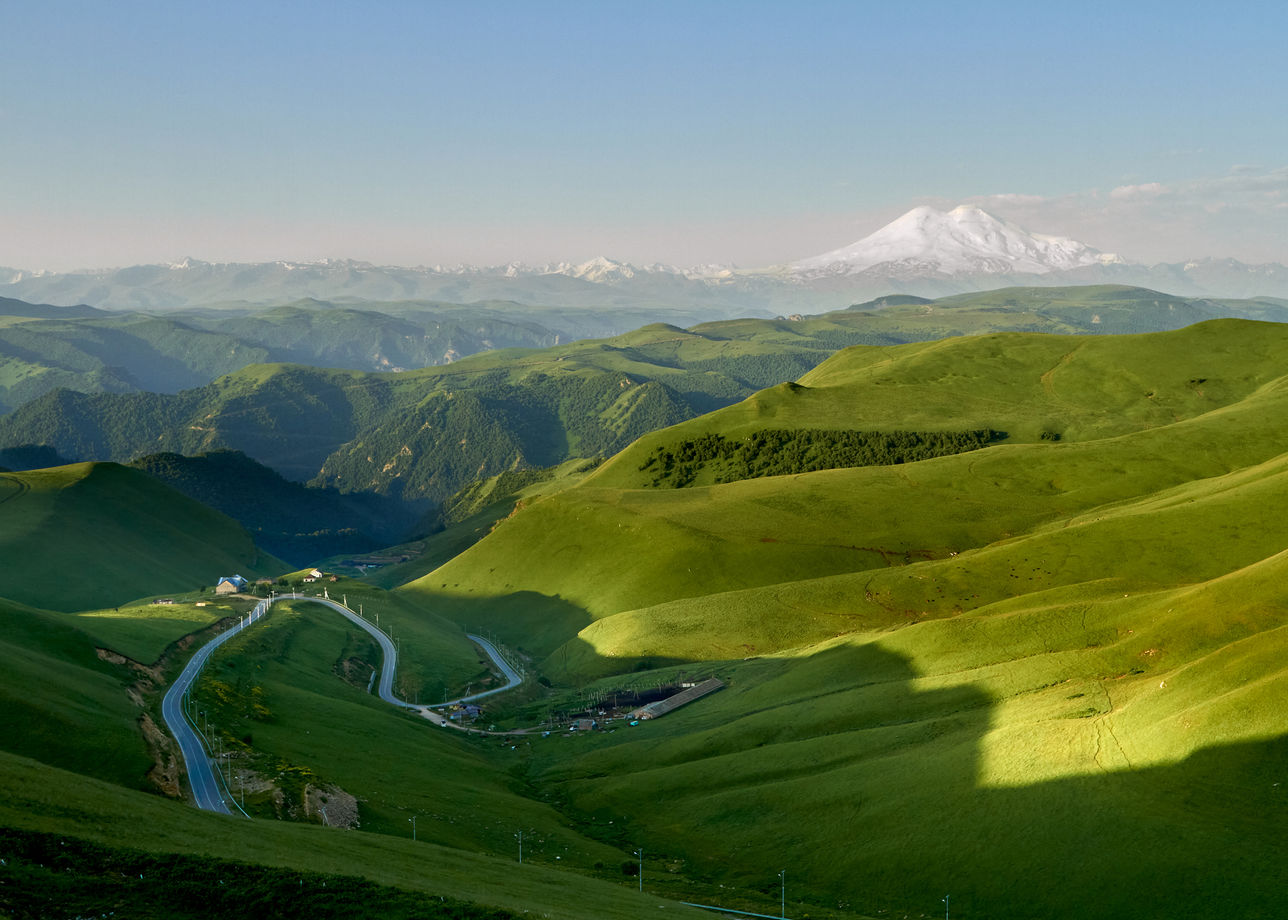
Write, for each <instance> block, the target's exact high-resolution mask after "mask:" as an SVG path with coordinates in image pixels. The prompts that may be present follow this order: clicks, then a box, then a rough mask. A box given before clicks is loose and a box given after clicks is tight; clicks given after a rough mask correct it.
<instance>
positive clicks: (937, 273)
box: [0, 206, 1288, 322]
mask: <svg viewBox="0 0 1288 920" xmlns="http://www.w3.org/2000/svg"><path fill="white" fill-rule="evenodd" d="M1103 283H1112V284H1129V285H1135V286H1138V287H1148V288H1153V289H1156V290H1164V291H1168V292H1170V293H1174V294H1180V295H1185V296H1212V297H1254V296H1272V297H1273V296H1279V297H1282V296H1288V266H1284V265H1282V264H1279V263H1266V264H1260V265H1249V264H1245V263H1243V262H1239V261H1237V260H1234V259H1198V260H1194V261H1188V262H1175V263H1159V264H1155V265H1144V264H1140V263H1133V262H1129V261H1127V260H1125V259H1123V258H1121V257H1119V256H1117V255H1114V254H1110V253H1103V252H1100V251H1098V250H1096V249H1094V248H1092V247H1090V246H1088V245H1086V244H1085V243H1081V242H1078V241H1077V240H1072V239H1067V238H1064V237H1058V236H1050V235H1045V234H1040V233H1032V232H1030V231H1028V230H1026V229H1024V228H1023V227H1020V226H1017V225H1015V224H1013V223H1010V222H1009V221H1005V220H1002V219H1000V218H997V217H995V216H993V215H992V214H989V213H988V212H986V211H983V210H981V209H980V208H977V207H972V206H961V207H957V208H954V209H953V210H951V211H940V210H937V209H935V208H930V207H918V208H914V209H913V210H911V211H909V212H908V213H906V214H904V215H903V216H902V217H900V218H898V219H897V220H895V221H892V222H891V223H889V224H887V225H886V226H884V227H882V228H881V229H879V230H877V231H876V232H875V233H872V234H870V235H868V236H866V237H864V238H863V239H861V240H858V241H857V242H855V243H852V244H851V245H849V246H845V247H842V248H840V249H835V250H832V251H830V252H826V253H823V254H821V255H817V256H813V257H811V258H806V259H800V260H798V261H796V262H792V263H790V264H784V265H780V266H773V267H769V268H761V269H740V268H736V267H733V266H720V265H705V266H699V267H695V268H687V269H682V268H677V267H675V266H670V265H661V264H655V265H648V266H639V265H632V264H629V263H626V262H617V261H614V260H612V259H608V258H604V257H600V258H596V259H591V260H590V261H587V262H580V263H573V262H558V263H551V264H547V265H542V266H530V265H525V264H523V263H519V262H512V263H509V264H506V265H494V266H484V267H479V266H472V265H460V266H456V267H450V268H449V267H444V266H441V265H436V266H429V267H427V266H419V267H415V268H405V267H399V266H389V265H373V264H371V263H367V262H357V261H353V260H349V259H340V260H331V259H325V260H322V261H319V262H283V261H279V262H262V263H235V262H227V263H212V262H202V261H199V260H197V259H184V260H183V261H182V262H176V263H172V264H164V265H136V266H132V267H129V268H112V269H99V270H92V271H78V272H67V273H54V272H28V271H21V270H18V269H4V268H0V292H2V293H4V294H7V295H9V296H12V297H16V298H20V299H22V300H26V301H42V302H45V303H50V304H57V305H73V304H90V305H92V306H95V307H99V308H106V309H114V310H121V309H132V310H158V309H167V310H169V309H181V308H186V307H192V306H210V305H236V306H242V307H245V306H247V305H276V304H282V303H291V302H294V301H297V300H300V299H302V298H316V299H319V300H329V301H340V302H350V303H358V302H371V301H382V302H390V301H403V300H438V301H450V302H453V303H458V304H461V303H473V302H477V301H497V300H504V301H512V302H514V303H518V304H524V305H530V306H560V307H564V308H568V309H585V310H593V311H598V312H601V313H602V312H608V311H613V310H632V311H640V310H647V309H653V310H656V311H658V313H659V315H658V316H656V317H654V319H656V320H664V321H670V322H674V319H673V318H671V317H668V316H664V315H661V314H662V313H663V312H665V311H675V310H683V311H685V312H686V314H687V316H686V319H687V320H688V321H689V322H696V321H702V320H715V319H722V318H729V317H733V316H766V315H773V314H774V313H786V312H800V311H811V310H827V309H839V308H842V307H846V306H849V305H850V304H853V303H856V302H859V301H864V300H871V299H873V298H876V297H879V296H881V295H883V294H891V293H904V294H915V295H918V296H923V297H943V296H947V295H950V294H961V293H969V292H972V291H981V290H988V289H992V288H997V287H1001V286H1004V285H1017V286H1018V285H1025V286H1033V285H1038V286H1063V285H1069V284H1103Z"/></svg>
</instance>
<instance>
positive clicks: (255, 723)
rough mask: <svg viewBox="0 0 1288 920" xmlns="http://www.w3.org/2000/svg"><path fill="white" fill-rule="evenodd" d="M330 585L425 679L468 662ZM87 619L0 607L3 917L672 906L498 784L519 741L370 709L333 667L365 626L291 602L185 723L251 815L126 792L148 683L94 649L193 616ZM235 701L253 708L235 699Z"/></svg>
mask: <svg viewBox="0 0 1288 920" xmlns="http://www.w3.org/2000/svg"><path fill="white" fill-rule="evenodd" d="M333 587H337V591H343V590H348V589H349V588H354V589H355V590H356V591H365V592H367V593H366V594H362V595H359V596H358V597H356V598H354V600H355V601H360V600H365V601H366V604H365V606H367V608H368V615H369V616H370V615H371V614H372V613H373V612H375V611H373V610H372V609H371V608H376V611H380V612H382V618H383V620H384V624H385V626H386V628H389V627H390V626H393V627H394V628H396V629H397V630H398V635H399V636H400V638H401V640H402V643H403V644H404V645H407V644H415V645H416V646H417V647H418V648H419V650H420V652H421V655H422V658H431V659H432V662H433V664H432V668H433V669H436V673H437V674H438V675H439V677H440V678H441V679H442V680H445V681H447V682H449V683H451V684H453V685H454V684H455V683H456V682H457V680H464V679H466V678H468V677H472V676H475V675H476V672H477V671H478V670H479V665H478V662H477V653H476V651H475V650H474V649H473V648H472V646H470V644H469V643H468V642H466V641H465V640H464V638H463V637H462V636H461V635H460V633H459V631H458V630H456V629H454V628H451V627H448V626H447V625H446V624H444V623H442V622H441V621H438V622H437V623H435V622H434V620H433V618H432V617H429V618H426V617H425V616H424V615H423V613H422V614H420V615H417V614H416V613H415V612H414V611H410V610H408V609H406V607H405V605H402V604H400V603H399V602H398V601H397V600H396V599H385V600H384V602H382V601H381V600H380V599H379V598H378V597H377V595H379V594H381V593H382V592H378V591H374V590H373V589H370V588H363V587H360V586H353V585H345V584H340V585H339V586H333ZM355 606H356V604H355ZM105 614H107V611H102V612H97V613H90V614H84V615H79V616H73V615H67V614H56V613H49V612H46V611H40V610H35V609H32V608H26V607H22V606H20V605H15V604H12V603H10V602H0V616H3V626H4V628H3V630H2V632H3V639H2V640H0V672H3V675H2V676H0V704H3V705H0V713H2V714H3V715H2V716H0V723H2V724H0V728H2V729H3V730H2V731H0V784H2V785H3V787H4V789H5V795H4V796H3V797H0V798H2V799H3V800H2V801H0V857H3V858H4V865H5V874H4V879H3V884H2V885H0V910H3V911H5V912H6V914H12V915H14V916H51V915H59V916H61V915H64V914H65V913H67V912H68V911H73V910H75V909H80V908H82V907H84V906H85V905H93V906H94V908H95V909H96V910H99V911H100V912H101V911H102V909H103V908H104V907H105V906H106V907H112V908H115V910H116V911H117V913H118V915H129V916H142V917H149V916H158V917H160V916H208V915H210V912H211V911H223V912H229V913H230V914H231V913H236V912H238V911H245V910H250V911H252V912H253V913H256V914H263V915H273V916H304V915H309V916H312V915H321V916H332V915H335V916H340V915H352V912H353V911H355V910H356V911H358V912H359V913H364V912H368V911H370V910H374V909H377V908H378V909H379V911H380V913H381V916H428V915H431V914H432V915H433V916H444V917H448V916H450V917H460V918H480V920H481V918H495V917H500V916H523V915H528V914H529V913H531V912H534V911H535V912H538V913H540V914H544V915H547V916H559V917H571V918H591V917H595V918H601V917H610V918H623V920H625V918H632V917H641V916H645V915H647V916H656V915H657V912H658V911H659V910H665V911H667V915H668V916H670V915H675V916H687V915H688V912H687V911H686V910H684V909H683V908H682V907H681V905H679V904H678V903H676V902H675V901H674V900H665V899H663V898H660V897H657V896H656V894H655V893H654V892H655V891H656V890H657V889H658V888H659V887H665V886H660V885H659V884H658V883H657V882H654V881H652V880H650V886H649V887H650V889H653V891H651V892H650V893H649V894H647V895H640V894H638V893H636V891H635V888H634V884H633V880H631V879H629V878H627V877H625V876H624V875H623V873H622V872H621V869H620V866H621V864H622V863H623V862H624V861H626V860H627V859H628V854H626V853H624V852H623V851H621V850H620V849H619V848H615V847H613V846H611V845H607V844H604V843H602V842H599V841H596V840H594V839H589V838H587V837H585V836H584V835H582V834H581V833H579V831H578V830H577V829H576V828H575V827H573V826H571V825H570V824H569V822H567V821H566V820H565V819H564V818H562V817H561V816H560V815H559V814H558V813H557V812H556V811H555V810H554V809H553V808H551V806H550V805H549V804H548V803H543V802H540V801H538V800H536V799H534V798H531V797H525V796H524V795H522V794H521V791H522V790H521V789H516V787H515V784H514V780H513V777H512V776H511V775H510V772H509V770H508V768H509V767H512V766H513V764H514V763H515V761H516V760H517V759H519V758H526V757H527V756H529V752H528V749H527V748H525V750H524V752H523V753H521V754H519V753H515V751H514V749H513V748H512V747H511V745H510V744H509V743H506V744H501V743H492V744H481V743H479V742H478V741H476V740H471V739H468V738H466V737H464V736H462V735H460V734H458V733H455V732H447V731H444V730H442V729H438V728H435V727H433V726H431V725H430V724H428V723H427V722H425V721H424V720H421V719H418V718H413V717H411V716H408V715H405V714H403V713H400V712H399V711H397V710H395V709H393V708H391V707H389V706H387V705H386V704H384V703H381V702H380V701H378V700H376V699H375V698H374V697H373V696H372V695H370V694H369V693H368V692H367V691H366V687H365V681H364V680H360V679H354V678H355V676H356V675H354V674H353V673H352V672H351V671H350V670H347V669H346V668H344V667H341V665H343V664H345V663H352V662H354V661H356V660H368V659H369V660H374V649H373V648H367V647H366V646H369V645H370V643H369V642H368V641H367V640H366V639H365V634H362V633H360V632H359V631H358V630H356V629H354V628H353V627H352V626H351V625H349V624H347V623H346V622H345V621H344V620H343V619H342V618H340V617H339V616H338V615H336V614H335V613H334V612H333V611H331V610H329V609H326V608H322V607H319V606H316V605H310V604H308V603H306V602H298V603H296V604H291V605H286V606H281V605H279V606H278V607H275V608H274V610H273V613H272V614H271V615H270V616H269V617H268V618H267V620H265V621H264V622H263V623H262V624H260V625H257V627H256V628H255V629H254V630H251V631H249V632H248V633H247V634H245V635H243V636H240V637H238V639H237V640H235V642H234V643H232V644H231V647H228V648H226V649H225V650H221V652H220V653H219V654H218V655H217V656H216V659H215V661H214V662H212V664H211V665H210V666H209V668H208V670H207V672H206V674H205V676H204V677H203V680H202V681H201V683H200V685H199V686H198V687H197V688H196V689H195V691H194V705H195V706H197V707H200V708H201V710H202V713H203V714H202V717H201V723H202V725H203V726H209V728H208V731H209V732H210V733H211V735H212V736H213V737H217V738H219V739H220V742H221V744H222V746H223V748H224V749H225V750H228V751H231V752H232V754H231V757H230V758H229V761H230V762H231V764H232V765H233V766H232V770H233V773H234V780H233V785H234V787H235V788H237V789H238V790H239V792H240V791H241V790H242V789H243V788H246V792H245V801H246V805H247V808H248V809H249V810H250V811H251V812H252V813H254V814H257V815H260V817H259V818H258V819H257V820H255V821H253V822H252V821H246V820H244V819H240V818H236V819H230V818H225V817H219V816H212V815H207V814H203V813H200V812H198V811H197V810H195V809H193V808H192V807H191V806H190V805H187V804H184V803H180V802H172V801H167V800H164V799H162V798H160V797H158V796H155V795H146V794H142V793H140V792H137V791H132V790H133V789H136V788H139V787H141V786H142V785H143V782H144V773H145V772H146V771H147V770H148V768H149V767H150V766H151V763H152V761H151V758H150V756H149V755H148V752H147V751H146V750H145V749H144V744H143V738H142V735H141V734H140V725H141V720H144V719H146V718H147V717H148V714H152V715H155V705H156V699H157V698H158V697H159V692H160V686H159V684H158V683H157V681H158V677H159V675H158V673H157V672H156V671H155V670H150V671H147V672H144V671H141V670H139V669H138V668H137V667H127V666H126V665H124V664H115V663H112V662H111V661H109V660H107V659H108V658H110V657H112V656H110V655H104V654H101V653H99V652H98V651H97V650H98V649H109V650H113V651H117V650H119V649H121V648H126V647H127V646H128V647H130V648H131V650H133V651H134V653H135V654H136V655H139V656H140V657H144V656H149V655H151V654H152V653H153V651H155V650H156V649H159V648H161V647H163V646H164V647H168V648H169V649H171V650H174V649H175V648H176V646H174V645H173V644H172V641H173V640H171V641H166V640H167V638H168V637H167V636H166V635H165V634H166V632H167V630H170V633H171V635H178V634H180V633H182V627H177V628H176V627H175V626H174V625H173V624H175V623H177V622H178V621H180V620H182V619H184V616H183V615H190V616H191V619H189V620H188V623H187V628H188V630H191V629H194V628H198V627H200V626H202V625H204V622H203V621H202V617H203V616H205V615H206V614H205V611H204V609H200V608H199V609H196V610H192V609H189V608H186V607H180V608H179V609H178V610H177V611H176V610H174V609H169V608H160V607H149V606H137V607H133V608H123V609H122V610H120V611H113V612H112V614H113V615H112V616H110V617H108V616H104V615H105ZM216 615H217V614H216ZM153 621H157V622H153ZM161 621H164V622H161ZM154 626H155V627H156V628H153V627H154ZM82 627H92V628H93V630H94V633H95V635H93V636H91V635H90V634H89V633H88V632H87V630H86V629H83V628H82ZM150 649H151V651H150ZM427 653H428V654H427ZM409 657H413V658H414V657H415V656H409ZM144 660H149V658H147V657H144ZM176 665H177V662H176V661H174V660H172V661H170V662H169V663H168V664H167V665H165V668H166V669H168V670H173V668H174V667H175V666H176ZM412 670H413V672H414V671H415V667H413V669H412ZM364 676H365V675H364ZM249 700H253V701H254V702H255V705H254V706H253V707H244V706H243V704H244V703H246V702H247V701H249ZM529 747H530V746H529ZM376 764H378V765H379V766H378V768H377V767H376ZM266 790H275V795H271V794H269V793H268V792H267V791H266ZM309 790H312V792H311V793H308V791H309ZM306 793H308V794H306ZM351 796H356V798H351ZM319 804H321V806H323V807H325V806H327V805H329V806H330V808H331V814H330V816H329V817H328V818H327V819H326V820H327V822H328V823H332V824H334V823H345V824H347V823H349V820H350V819H349V818H347V817H346V816H347V815H349V814H352V820H353V826H354V827H360V828H361V829H362V832H359V831H356V830H350V831H348V832H345V831H341V830H339V829H337V828H336V827H334V826H332V827H319V826H318V824H319V823H321V819H320V817H319ZM350 806H352V812H351V813H350V812H349V811H348V809H349V808H350ZM410 818H416V819H417V825H416V838H417V839H416V841H413V840H412V839H411V837H412V834H411V827H410V820H409V819H410ZM282 819H289V820H282ZM310 825H311V826H310ZM518 831H523V832H524V835H525V836H524V860H523V865H522V867H520V866H518V865H517V861H516V859H515V855H516V853H517V841H516V839H515V834H516V833H517V832H518ZM212 858H213V861H212ZM275 870H277V871H275ZM136 873H137V880H136V878H135V876H136ZM126 879H128V881H127V880H126ZM203 880H204V882H205V883H206V884H210V885H214V886H215V887H216V890H215V892H214V894H211V893H209V892H207V893H206V895H205V897H204V899H203V898H201V897H200V896H199V895H197V894H196V892H195V891H194V887H195V886H197V885H198V884H199V883H201V881H203ZM671 887H672V888H674V887H675V886H674V885H672V886H671ZM305 889H307V890H305ZM683 893H687V891H684V892H682V894H683ZM105 898H106V899H110V902H111V903H110V904H108V903H107V902H106V901H105V900H104V899H105ZM194 898H196V900H194ZM310 905H312V906H311V907H310ZM221 915H222V914H221Z"/></svg>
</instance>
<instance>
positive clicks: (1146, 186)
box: [1109, 182, 1170, 201]
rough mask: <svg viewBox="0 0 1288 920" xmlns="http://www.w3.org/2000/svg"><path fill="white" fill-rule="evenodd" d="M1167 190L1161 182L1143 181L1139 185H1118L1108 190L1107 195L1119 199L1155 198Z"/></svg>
mask: <svg viewBox="0 0 1288 920" xmlns="http://www.w3.org/2000/svg"><path fill="white" fill-rule="evenodd" d="M1169 191H1170V189H1168V187H1167V186H1166V185H1163V184H1162V183H1161V182H1145V183H1143V184H1141V185H1120V186H1118V187H1117V188H1115V189H1113V190H1111V191H1110V192H1109V197H1110V198H1113V199H1116V200H1119V201H1121V200H1123V199H1128V198H1157V197H1158V196H1159V195H1165V194H1167V193H1168V192H1169Z"/></svg>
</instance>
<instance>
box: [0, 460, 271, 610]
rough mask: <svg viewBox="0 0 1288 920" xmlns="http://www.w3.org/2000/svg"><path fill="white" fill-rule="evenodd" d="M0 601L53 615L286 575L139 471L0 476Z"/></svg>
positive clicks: (102, 467) (111, 467)
mask: <svg viewBox="0 0 1288 920" xmlns="http://www.w3.org/2000/svg"><path fill="white" fill-rule="evenodd" d="M0 558H4V559H7V560H10V562H11V563H14V564H9V565H5V566H2V567H0V597H8V598H11V599H13V600H16V601H21V602H24V603H28V604H33V605H39V606H41V607H44V608H47V609H54V610H82V609H87V608H93V607H103V606H112V605H117V604H120V603H122V602H124V601H127V600H130V599H131V598H135V597H139V596H141V595H144V594H156V593H158V592H162V591H189V590H193V589H196V588H199V587H201V586H203V585H205V586H208V587H211V588H213V586H214V583H215V579H216V578H218V577H219V576H220V575H231V574H234V573H240V574H242V575H244V576H246V577H247V578H251V577H254V576H257V575H270V574H276V573H278V572H281V571H284V570H285V566H283V565H282V564H281V563H280V562H279V561H277V560H276V559H274V558H273V557H272V556H269V555H267V554H265V553H263V552H261V551H260V550H258V549H257V548H256V547H255V545H254V543H253V542H252V541H251V538H250V536H249V535H248V534H247V533H246V531H245V530H243V529H242V528H241V527H240V526H238V525H237V524H236V523H235V522H234V521H232V520H231V519H229V518H227V517H225V516H224V515H222V514H219V513H218V512H215V511H212V510H210V509H209V508H206V507H205V506H203V505H200V504H198V503H197V502H194V501H192V500H191V499H189V498H187V497H185V496H183V495H182V494H180V493H179V492H176V491H175V490H173V489H171V488H169V487H167V486H164V485H162V484H161V483H159V482H156V481H155V480H153V479H152V478H151V477H149V476H147V475H145V474H143V473H141V472H138V471H137V470H132V469H128V468H126V467H121V466H117V465H116V464H111V463H98V464H95V463H81V464H74V465H72V466H64V467H55V468H53V469H48V470H32V471H28V472H23V473H4V474H0Z"/></svg>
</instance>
